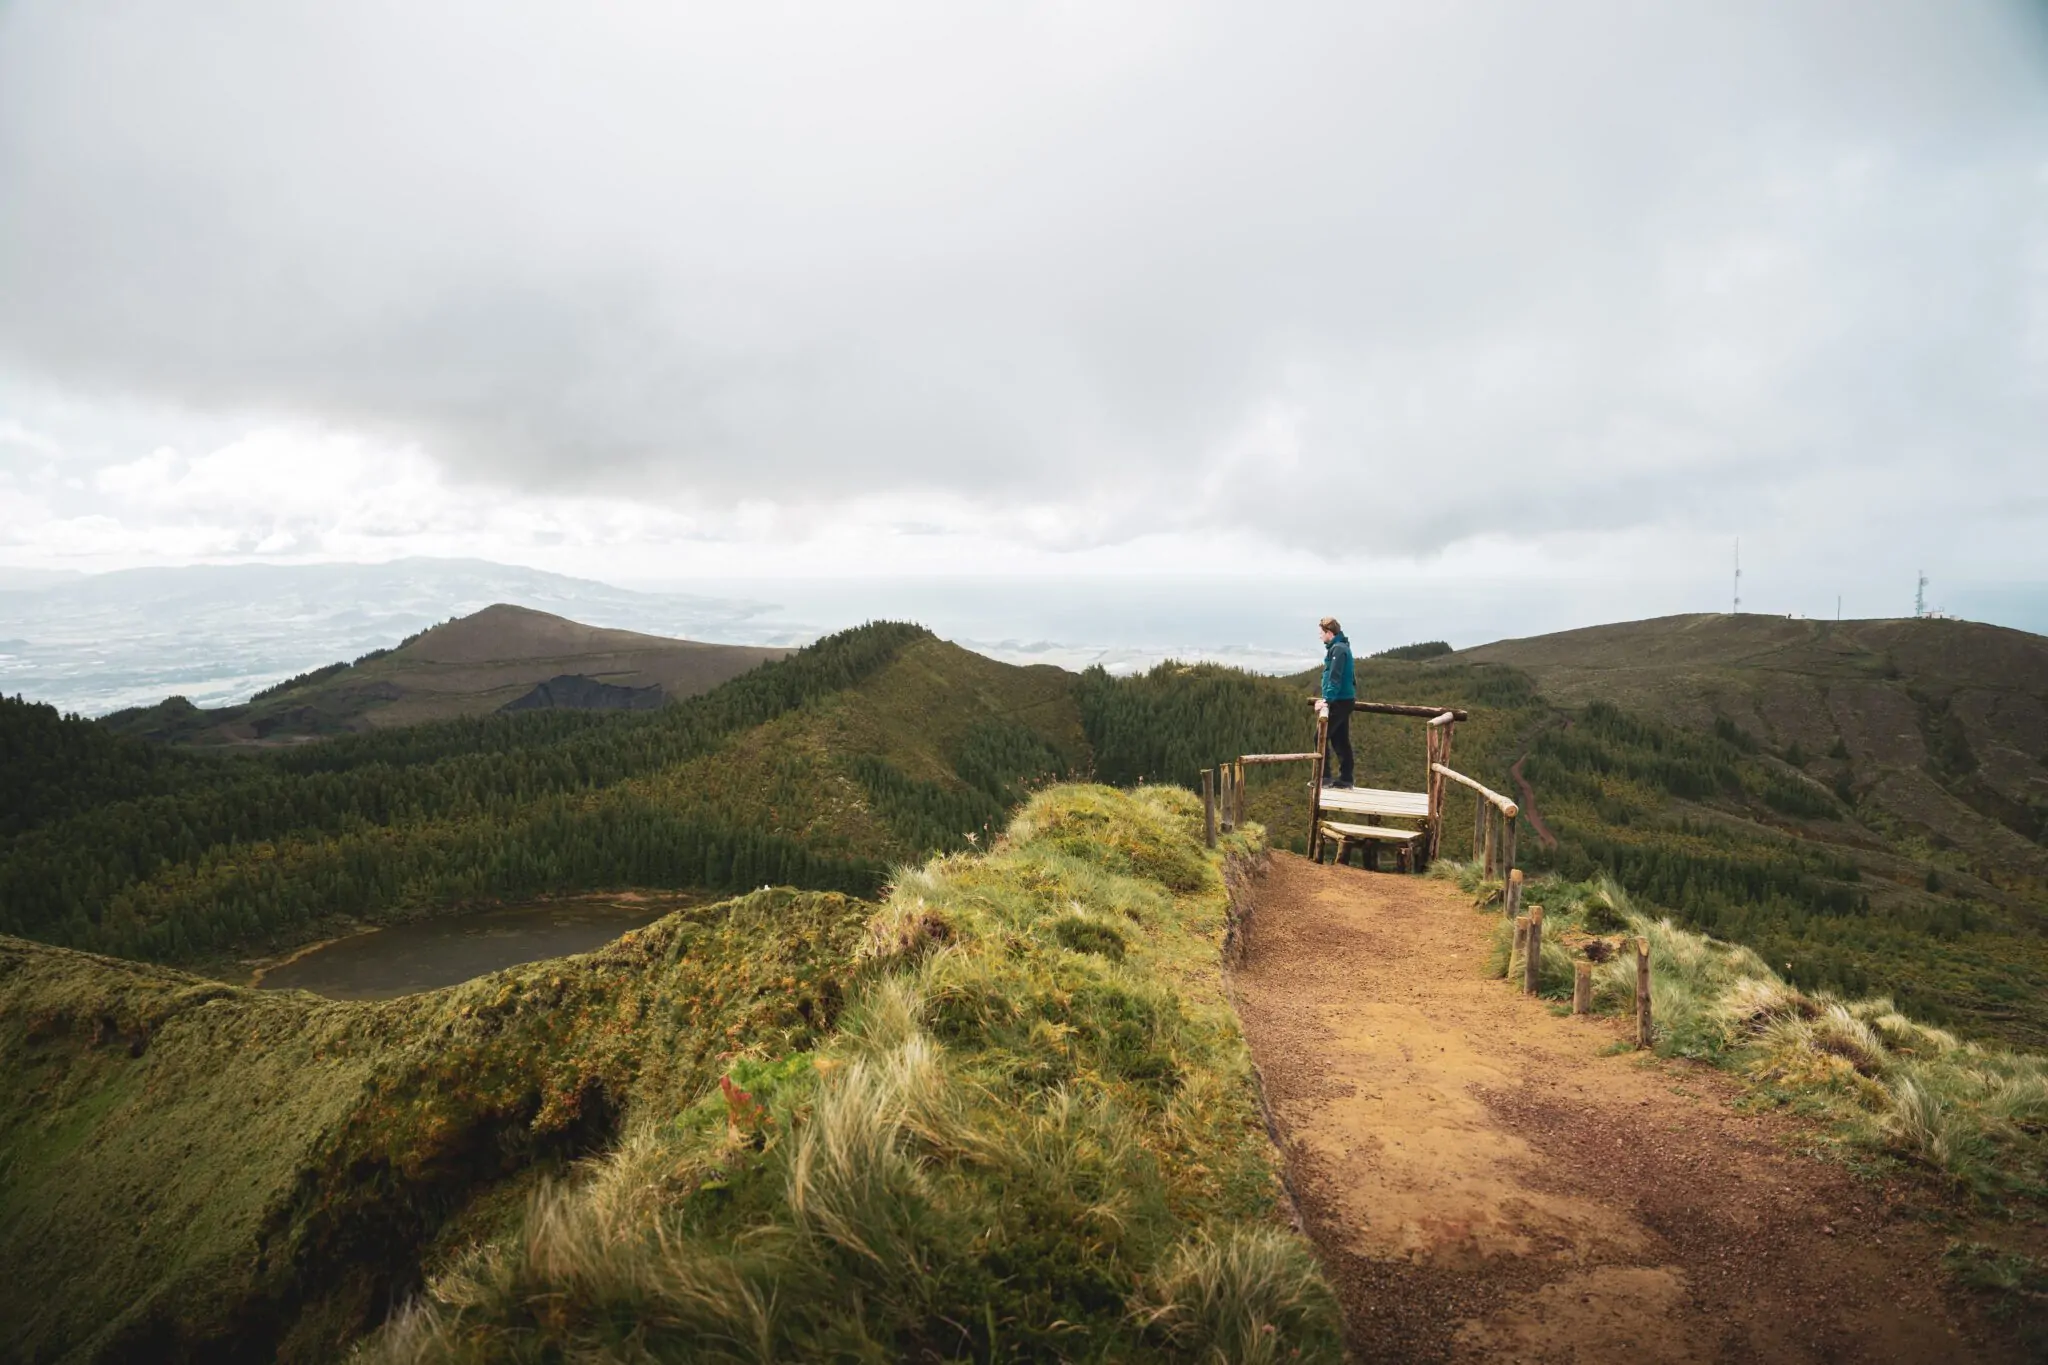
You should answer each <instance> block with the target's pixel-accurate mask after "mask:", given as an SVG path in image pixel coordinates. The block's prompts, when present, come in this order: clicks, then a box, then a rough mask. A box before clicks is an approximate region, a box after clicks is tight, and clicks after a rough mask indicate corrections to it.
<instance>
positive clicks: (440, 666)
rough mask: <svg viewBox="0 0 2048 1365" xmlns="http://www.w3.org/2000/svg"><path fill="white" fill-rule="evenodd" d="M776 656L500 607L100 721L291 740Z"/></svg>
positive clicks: (189, 733)
mask: <svg viewBox="0 0 2048 1365" xmlns="http://www.w3.org/2000/svg"><path fill="white" fill-rule="evenodd" d="M787 653H789V651H788V650H785V649H774V648H765V647H760V646H754V645H713V644H703V643H700V642H698V641H695V640H671V639H666V638H664V637H662V636H658V635H641V634H639V633H637V632H634V631H629V630H607V629H603V628H600V627H596V626H586V625H582V624H580V623H579V622H575V621H569V620H564V619H563V618H562V617H559V616H552V615H549V614H548V613H547V612H543V611H534V610H532V609H530V608H527V607H515V606H509V605H506V604H503V603H500V604H499V605H497V606H492V607H486V608H484V609H483V610H482V611H479V612H476V613H474V614H473V615H470V616H465V617H460V618H456V619H453V620H449V621H447V622H444V623H443V624H441V625H438V626H435V627H433V628H432V629H430V630H424V631H421V632H420V633H419V634H417V635H412V636H408V637H407V638H406V639H405V640H402V641H400V642H399V643H398V644H397V645H395V646H393V647H392V648H390V649H378V650H372V651H370V652H369V653H367V654H365V655H363V656H362V657H361V658H359V659H357V660H356V661H355V662H354V663H346V662H338V663H332V664H328V665H326V666H325V667H322V668H315V669H310V670H308V671H307V672H304V673H301V674H299V675H298V676H296V677H293V678H287V679H285V680H284V681H283V682H280V683H277V684H275V685H273V686H270V687H266V688H264V689H263V690H262V691H260V692H257V693H256V694H255V695H253V696H252V697H250V698H249V700H248V701H246V702H244V703H242V704H241V705H239V706H225V707H216V708H212V709H207V708H202V707H198V706H194V705H193V704H192V703H191V702H189V701H187V700H186V699H185V698H183V697H171V698H169V699H168V700H166V701H163V702H159V703H158V704H157V705H155V706H145V707H136V708H133V709H131V710H127V711H117V712H115V713H114V714H113V715H110V716H106V717H103V718H102V720H101V722H100V723H101V724H102V725H103V726H105V727H106V728H107V729H110V730H113V731H116V732H117V733H120V734H129V735H136V736H139V737H142V738H145V739H153V740H156V741H158V742H160V743H166V744H179V745H196V746H206V747H219V746H227V747H236V746H264V745H278V744H290V743H299V742H303V741H305V740H308V739H314V738H319V737H324V736H330V735H339V734H348V733H351V732H354V731H361V730H367V729H378V728H386V727H391V726H405V725H418V724H421V723H422V722H426V721H435V720H449V719H453V718H455V717H458V716H480V715H488V714H490V713H491V712H494V711H500V710H503V709H504V708H505V707H507V706H510V705H515V704H518V703H519V702H520V701H521V700H522V699H523V698H526V697H527V696H528V695H529V694H531V693H533V692H534V690H535V689H536V687H538V686H539V685H541V684H543V683H545V682H547V681H548V680H550V679H554V678H560V677H565V676H567V677H574V678H579V679H585V680H588V681H589V682H591V683H599V684H609V685H611V686H613V687H618V688H628V689H659V693H660V696H662V697H666V698H667V699H669V700H671V701H673V700H678V699H680V698H683V697H691V696H695V695H697V694H698V693H700V692H705V691H708V690H710V689H711V688H713V687H716V686H717V685H718V684H720V683H722V682H725V681H726V680H727V679H729V678H734V677H737V676H738V675H740V674H742V673H745V672H746V671H748V670H749V669H752V668H755V667H758V666H759V665H761V664H763V663H767V662H769V661H771V660H774V659H779V658H781V657H783V656H784V655H785V654H787Z"/></svg>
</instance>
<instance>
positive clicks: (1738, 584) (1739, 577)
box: [1734, 536, 1742, 616]
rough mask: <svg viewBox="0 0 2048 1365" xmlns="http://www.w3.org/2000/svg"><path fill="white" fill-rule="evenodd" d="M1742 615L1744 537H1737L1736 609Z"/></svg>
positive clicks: (1736, 613) (1735, 612)
mask: <svg viewBox="0 0 2048 1365" xmlns="http://www.w3.org/2000/svg"><path fill="white" fill-rule="evenodd" d="M1734 614H1735V615H1737V616H1740V615H1742V537H1741V536H1737V537H1735V611H1734Z"/></svg>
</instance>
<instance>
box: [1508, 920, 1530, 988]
mask: <svg viewBox="0 0 2048 1365" xmlns="http://www.w3.org/2000/svg"><path fill="white" fill-rule="evenodd" d="M1528 956H1529V917H1528V916H1527V915H1516V916H1515V947H1514V951H1512V952H1510V953H1509V954H1508V969H1507V971H1506V972H1505V973H1503V975H1505V976H1506V977H1507V978H1508V979H1509V980H1510V981H1512V980H1513V979H1514V976H1515V968H1516V967H1517V966H1518V965H1520V964H1521V963H1522V962H1524V961H1525V960H1527V958H1528ZM1525 970H1526V969H1525Z"/></svg>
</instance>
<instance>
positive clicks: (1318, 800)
mask: <svg viewBox="0 0 2048 1365" xmlns="http://www.w3.org/2000/svg"><path fill="white" fill-rule="evenodd" d="M1351 709H1352V712H1353V714H1354V715H1356V714H1364V715H1374V716H1406V717H1409V718H1412V719H1415V720H1420V721H1423V722H1424V725H1423V746H1422V747H1423V754H1422V782H1423V790H1421V791H1400V790H1397V789H1391V788H1386V787H1342V788H1339V787H1325V786H1324V785H1323V784H1322V779H1323V775H1324V774H1323V764H1324V749H1325V746H1326V744H1327V741H1328V738H1329V719H1328V717H1327V716H1320V717H1318V719H1317V721H1316V733H1315V747H1314V748H1312V749H1307V750H1303V751H1300V752H1296V753H1266V754H1240V755H1238V757H1237V758H1235V759H1233V760H1227V761H1225V762H1223V763H1219V764H1218V765H1217V766H1216V767H1215V768H1213V769H1210V768H1204V769H1203V770H1202V806H1203V821H1202V823H1203V838H1204V839H1205V841H1206V842H1207V843H1208V844H1209V846H1210V847H1211V848H1213V847H1215V845H1216V836H1217V833H1218V829H1219V826H1220V828H1221V830H1222V831H1224V832H1228V831H1230V830H1232V829H1234V828H1236V827H1237V825H1238V824H1239V823H1241V822H1242V821H1243V819H1244V802H1245V770H1246V769H1247V768H1250V767H1258V766H1264V765H1266V764H1276V763H1307V764H1308V765H1309V781H1308V788H1309V798H1308V850H1307V851H1308V856H1309V857H1310V858H1312V859H1315V860H1317V861H1321V859H1322V858H1323V856H1324V852H1323V851H1324V849H1326V848H1328V847H1329V846H1330V845H1331V844H1332V843H1334V844H1335V845H1336V853H1337V860H1338V861H1339V862H1343V861H1345V860H1346V859H1347V858H1348V856H1349V855H1350V854H1352V853H1354V852H1357V853H1362V854H1363V855H1364V860H1365V865H1366V866H1367V867H1368V868H1376V867H1377V866H1378V865H1379V850H1380V849H1381V848H1392V849H1393V850H1394V851H1395V860H1396V864H1397V865H1398V866H1399V867H1400V869H1401V870H1402V871H1403V872H1420V871H1422V870H1423V869H1425V868H1427V867H1428V866H1429V864H1430V860H1431V859H1433V858H1435V857H1436V855H1437V850H1438V848H1439V847H1440V846H1441V845H1442V843H1443V833H1444V810H1445V806H1446V804H1447V798H1448V796H1449V794H1450V788H1451V787H1452V786H1453V785H1456V786H1460V787H1464V788H1467V789H1468V790H1470V791H1471V793H1472V795H1473V797H1474V801H1473V815H1472V856H1473V858H1474V859H1475V860H1476V861H1477V862H1478V863H1479V865H1480V868H1481V871H1482V875H1484V876H1485V877H1487V878H1488V879H1489V880H1490V879H1492V878H1493V877H1494V876H1496V875H1497V876H1499V877H1500V879H1501V886H1502V891H1501V896H1502V902H1503V904H1504V905H1505V906H1506V907H1507V910H1508V913H1509V914H1510V915H1512V914H1513V913H1514V912H1515V910H1516V908H1517V905H1518V902H1519V899H1520V898H1519V896H1518V895H1517V894H1516V893H1517V892H1518V891H1519V890H1520V889H1521V887H1520V880H1521V874H1520V872H1518V871H1515V870H1514V866H1515V818H1516V816H1517V815H1519V814H1520V811H1519V810H1518V809H1517V808H1516V806H1515V803H1514V802H1512V801H1510V800H1508V798H1507V797H1505V796H1502V795H1501V794H1500V793H1499V792H1497V791H1495V790H1493V789H1492V788H1491V787H1488V786H1487V785H1486V784H1485V783H1483V782H1479V781H1477V780H1475V779H1473V778H1471V777H1468V776H1467V775H1466V774H1464V773H1461V772H1459V771H1458V770H1457V769H1455V768H1453V767H1451V765H1450V759H1451V736H1452V733H1453V732H1454V731H1455V730H1456V729H1457V728H1458V724H1459V722H1461V721H1463V720H1465V719H1466V718H1467V713H1466V712H1464V711H1461V710H1459V709H1458V708H1457V707H1455V706H1417V705H1411V704H1409V703H1405V702H1383V701H1364V700H1361V701H1358V702H1356V703H1354V704H1353V706H1352V708H1351ZM1219 815H1220V816H1221V817H1222V818H1221V820H1220V821H1219V819H1218V816H1219ZM1327 816H1342V817H1346V819H1345V820H1342V821H1340V820H1333V819H1327V818H1325V817H1327ZM1388 820H1400V821H1404V822H1411V825H1412V827H1411V826H1395V825H1388V824H1385V823H1383V822H1385V821H1388Z"/></svg>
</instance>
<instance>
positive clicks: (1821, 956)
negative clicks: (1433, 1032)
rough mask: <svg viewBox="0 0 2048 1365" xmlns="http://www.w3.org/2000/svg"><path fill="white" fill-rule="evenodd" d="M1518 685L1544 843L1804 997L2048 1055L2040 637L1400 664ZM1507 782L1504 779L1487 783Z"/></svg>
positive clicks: (1746, 624)
mask: <svg viewBox="0 0 2048 1365" xmlns="http://www.w3.org/2000/svg"><path fill="white" fill-rule="evenodd" d="M1455 666H1465V667H1493V668H1500V669H1512V670H1514V671H1515V672H1516V673H1518V674H1520V675H1523V676H1526V677H1527V678H1528V679H1530V681H1531V682H1532V684H1533V685H1534V687H1535V688H1536V689H1537V691H1538V692H1539V693H1540V695H1541V696H1542V698H1543V700H1544V702H1545V703H1546V705H1547V706H1548V707H1550V708H1551V709H1552V713H1553V714H1552V719H1551V723H1550V724H1549V725H1548V726H1547V727H1546V728H1543V729H1541V730H1540V731H1538V732H1537V733H1535V734H1534V735H1532V736H1531V737H1530V739H1529V740H1528V742H1527V744H1526V747H1525V749H1524V751H1523V752H1524V753H1525V754H1526V757H1525V758H1524V760H1523V762H1522V764H1521V774H1522V776H1523V778H1525V779H1526V781H1527V783H1528V792H1529V794H1530V795H1532V796H1533V798H1534V802H1535V807H1536V810H1537V812H1538V813H1539V814H1540V816H1541V818H1543V819H1544V820H1545V821H1546V822H1547V825H1548V828H1549V830H1550V832H1552V833H1553V834H1554V835H1555V836H1556V839H1557V841H1558V842H1557V843H1556V844H1555V845H1554V846H1550V847H1545V846H1543V844H1542V843H1541V842H1540V841H1538V842H1531V841H1530V838H1529V836H1530V835H1532V834H1533V828H1532V829H1531V830H1530V831H1528V832H1525V842H1524V848H1525V849H1529V850H1530V857H1531V859H1532V860H1533V861H1535V862H1536V863H1537V864H1539V865H1543V864H1545V863H1547V864H1549V865H1551V866H1556V867H1559V868H1560V869H1562V870H1565V871H1568V872H1571V873H1573V874H1574V875H1588V874H1590V873H1591V872H1592V871H1594V870H1596V869H1597V870H1604V871H1607V872H1610V873H1612V874H1614V875H1615V876H1617V877H1618V878H1619V879H1620V880H1621V881H1622V882H1623V883H1624V885H1626V886H1627V887H1628V889H1629V890H1630V891H1632V892H1633V893H1635V894H1636V895H1637V896H1639V897H1641V898H1643V899H1645V900H1647V901H1649V902H1651V903H1652V904H1655V905H1659V906H1663V907H1668V908H1669V909H1671V910H1674V911H1676V912H1678V913H1679V914H1680V916H1681V918H1683V919H1684V920H1685V921H1686V922H1688V923H1689V924H1690V925H1691V926H1692V927H1694V928H1698V929H1703V930H1706V931H1708V932H1712V933H1715V934H1717V935H1720V936H1722V937H1726V938H1733V939H1736V940H1739V941H1742V942H1745V943H1748V944H1750V945H1751V946H1753V947H1755V948H1757V949H1758V950H1759V951H1760V952H1762V953H1763V954H1764V955H1765V957H1766V958H1768V959H1769V960H1770V961H1771V962H1772V964H1773V966H1774V967H1782V968H1783V969H1784V970H1785V971H1786V972H1787V973H1788V974H1789V975H1790V976H1791V977H1792V978H1793V979H1794V980H1796V981H1798V982H1800V983H1801V984H1802V985H1806V986H1811V987H1827V988H1833V989H1840V990H1847V991H1858V992H1862V991H1887V992H1890V993H1892V994H1894V995H1896V996H1897V997H1898V998H1899V1000H1900V1001H1901V1002H1902V1003H1904V1004H1907V1005H1908V1006H1909V1007H1911V1008H1912V1009H1914V1010H1916V1011H1918V1012H1920V1013H1922V1014H1924V1015H1926V1016H1928V1017H1932V1018H1934V1019H1936V1020H1938V1021H1941V1022H1945V1023H1951V1024H1954V1025H1956V1026H1959V1027H1963V1028H1965V1029H1967V1030H1970V1031H1975V1032H1981V1033H1986V1034H1990V1035H1994V1036H1999V1037H2003V1038H2005V1039H2007V1040H2009V1041H2013V1042H2018V1043H2023V1044H2025V1045H2027V1046H2031V1047H2041V1046H2043V1045H2044V1044H2048V1003H2044V1001H2043V999H2042V990H2041V987H2042V985H2043V984H2044V983H2048V937H2044V935H2048V847H2044V839H2048V640H2044V639H2042V638H2041V637H2039V636H2033V635H2028V634H2026V633H2024V632H2021V631H2014V630H2006V629H2003V628H2001V627H1996V626H1986V625H1978V624H1975V623H1971V622H1963V621H1949V620H1933V619H1910V620H1892V621H1854V622H1819V621H1795V620H1786V619H1783V618H1778V617H1759V616H1739V617H1738V616H1676V617H1666V618H1662V619H1658V620H1652V621H1638V622H1627V623H1623V624H1618V625H1608V626H1598V627H1593V628H1590V629H1586V630H1576V631H1567V632H1563V633H1560V634H1556V635H1548V636H1540V637H1535V638H1531V639H1525V640H1505V641H1500V642H1498V643H1495V644H1490V645H1484V646H1481V647H1479V648H1476V649H1469V650H1464V651H1461V652H1459V653H1457V654H1453V655H1449V656H1446V657H1445V658H1444V659H1442V660H1439V661H1436V662H1435V663H1432V664H1429V665H1425V667H1455ZM1495 775H1496V776H1497V777H1499V778H1501V779H1502V780H1503V781H1507V780H1512V779H1511V775H1510V773H1509V772H1507V771H1506V770H1505V765H1503V768H1502V770H1500V771H1497V772H1496V774H1495Z"/></svg>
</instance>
